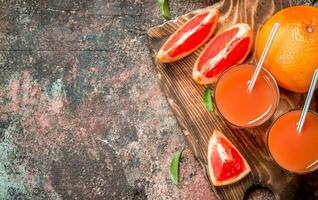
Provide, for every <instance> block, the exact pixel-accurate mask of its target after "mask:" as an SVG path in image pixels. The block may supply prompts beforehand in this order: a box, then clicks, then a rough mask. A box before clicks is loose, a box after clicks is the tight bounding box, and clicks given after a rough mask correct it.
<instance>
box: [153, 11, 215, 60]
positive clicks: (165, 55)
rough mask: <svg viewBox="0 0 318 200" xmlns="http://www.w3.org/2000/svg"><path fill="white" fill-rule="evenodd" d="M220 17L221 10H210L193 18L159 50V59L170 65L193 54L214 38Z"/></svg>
mask: <svg viewBox="0 0 318 200" xmlns="http://www.w3.org/2000/svg"><path fill="white" fill-rule="evenodd" d="M219 15H220V13H219V10H217V9H209V10H204V11H202V12H201V13H199V14H197V15H195V16H194V17H192V18H191V19H190V20H189V21H188V22H187V23H185V24H184V25H182V26H181V27H180V28H179V29H178V30H177V31H176V32H175V33H174V34H172V35H171V36H170V37H169V39H168V40H167V41H166V42H165V44H164V45H163V46H162V47H161V49H160V50H159V52H158V54H157V58H158V59H159V60H160V61H161V62H163V63H168V62H173V61H176V60H179V59H181V58H183V57H185V56H187V55H189V54H191V53H192V52H193V51H195V50H196V49H197V48H199V47H200V46H201V45H202V44H204V43H205V42H206V41H207V40H208V39H209V38H210V37H211V36H212V34H213V33H214V31H215V28H216V25H217V22H218V19H219Z"/></svg>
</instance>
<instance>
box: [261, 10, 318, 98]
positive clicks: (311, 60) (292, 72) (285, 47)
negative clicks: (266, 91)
mask: <svg viewBox="0 0 318 200" xmlns="http://www.w3.org/2000/svg"><path fill="white" fill-rule="evenodd" d="M276 22H278V23H279V24H280V27H279V29H278V31H277V34H276V36H275V38H274V41H273V43H272V45H271V47H270V50H269V53H268V55H267V57H266V60H265V63H264V67H265V68H267V69H268V70H269V71H270V72H271V73H272V74H273V75H274V77H275V78H276V80H277V82H278V84H279V85H280V86H281V87H283V88H285V89H288V90H291V91H293V92H298V93H303V92H307V91H308V89H309V85H310V82H311V79H312V76H313V73H314V70H315V69H316V68H318V8H314V7H311V6H294V7H289V8H286V9H283V10H281V11H279V12H277V13H276V14H275V15H273V16H272V17H271V18H269V19H268V20H267V21H266V23H265V24H264V25H263V26H262V28H261V29H260V32H259V33H258V36H257V39H256V56H257V57H258V58H260V56H261V53H262V51H263V49H264V47H265V44H266V41H267V39H268V37H269V34H270V32H271V29H272V27H273V26H274V24H275V23H276Z"/></svg>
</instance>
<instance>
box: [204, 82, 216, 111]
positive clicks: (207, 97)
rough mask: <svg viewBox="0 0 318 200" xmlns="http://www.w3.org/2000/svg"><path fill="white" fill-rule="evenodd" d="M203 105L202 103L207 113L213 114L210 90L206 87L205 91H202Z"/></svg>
mask: <svg viewBox="0 0 318 200" xmlns="http://www.w3.org/2000/svg"><path fill="white" fill-rule="evenodd" d="M203 103H204V105H205V107H206V109H208V111H209V112H213V111H214V104H213V101H212V90H211V88H209V87H207V88H206V89H205V91H204V94H203Z"/></svg>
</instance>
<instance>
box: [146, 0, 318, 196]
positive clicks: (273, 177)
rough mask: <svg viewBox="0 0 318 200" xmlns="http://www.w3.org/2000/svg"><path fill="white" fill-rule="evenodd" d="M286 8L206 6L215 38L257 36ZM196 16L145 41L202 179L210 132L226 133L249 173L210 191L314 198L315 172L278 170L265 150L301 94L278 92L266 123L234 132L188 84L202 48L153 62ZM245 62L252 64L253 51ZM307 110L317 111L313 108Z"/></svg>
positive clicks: (245, 2) (317, 188) (279, 0)
mask: <svg viewBox="0 0 318 200" xmlns="http://www.w3.org/2000/svg"><path fill="white" fill-rule="evenodd" d="M291 5H293V3H292V1H288V0H262V1H261V0H223V1H220V2H219V3H216V4H214V5H212V6H211V7H215V8H218V9H220V11H221V17H220V21H219V24H218V27H217V30H216V34H217V33H218V32H220V31H221V30H223V29H224V28H226V27H228V26H230V25H233V24H235V23H239V22H245V23H248V24H250V25H251V26H252V27H253V29H254V33H255V35H256V34H257V32H258V30H259V28H260V26H261V25H262V24H263V23H264V22H265V21H266V19H268V18H269V17H270V16H271V15H273V14H274V13H275V12H277V11H278V10H281V9H282V8H285V7H288V6H291ZM199 11H200V10H197V11H193V12H191V13H188V14H186V15H184V16H181V17H179V18H177V19H176V20H172V21H168V22H166V23H165V24H163V25H160V26H157V27H154V28H151V29H150V30H149V31H148V41H149V47H150V49H151V55H152V57H153V60H154V63H155V66H156V70H157V73H158V78H159V82H160V85H161V88H162V90H163V92H164V93H165V95H166V97H167V100H168V102H169V104H170V106H171V108H172V110H173V112H174V114H175V116H176V118H177V120H178V122H179V124H180V126H181V128H182V131H183V133H184V135H185V137H186V139H187V141H188V142H189V144H190V146H191V148H192V150H193V153H194V154H195V156H196V158H197V159H198V160H199V162H200V163H201V164H202V167H203V169H204V170H205V172H206V174H207V173H208V172H207V170H206V169H207V147H208V141H209V138H210V136H211V134H212V132H213V130H214V129H219V130H220V131H222V132H223V133H225V135H226V136H227V137H228V138H229V139H230V140H231V141H232V142H233V143H234V144H235V145H236V146H237V147H238V149H239V150H240V151H241V153H242V154H243V155H244V156H245V158H246V159H247V161H248V163H249V164H250V166H251V168H252V172H251V173H250V174H249V175H248V176H247V177H245V178H244V179H243V180H241V181H239V182H237V183H235V184H232V185H229V186H222V187H213V189H214V190H215V192H216V193H217V194H218V196H219V197H220V198H221V199H228V200H236V199H237V200H241V199H243V198H244V194H245V192H246V191H247V190H248V188H250V187H251V186H253V185H257V184H260V185H264V186H267V187H269V188H270V189H271V190H272V191H273V192H274V193H275V195H276V198H277V199H282V200H285V199H288V200H293V199H318V172H316V173H311V174H308V175H303V176H298V175H294V174H291V173H287V172H285V171H283V170H281V169H280V168H279V167H278V166H277V165H276V164H275V163H274V162H273V161H272V159H271V158H270V156H269V154H268V152H267V149H266V145H265V140H266V134H267V129H268V127H269V126H270V124H271V123H272V120H274V119H275V118H277V116H280V115H281V114H283V113H284V112H286V111H288V110H290V109H294V108H301V106H302V105H303V102H304V99H305V96H304V95H300V94H294V93H291V92H288V91H286V90H283V89H281V90H280V92H281V99H280V105H279V109H278V110H277V112H276V113H275V115H274V117H273V118H272V119H271V120H270V121H269V122H267V123H266V124H264V125H262V126H261V127H257V128H253V129H235V128H232V127H230V126H229V125H228V124H226V123H225V122H224V121H223V120H222V119H221V117H220V116H219V115H218V114H217V113H208V111H207V110H206V109H205V108H204V105H203V103H202V94H203V91H204V89H205V86H200V85H197V84H196V83H195V82H194V81H192V79H191V74H192V67H193V64H194V62H195V60H196V58H197V57H198V55H199V53H200V52H201V51H202V49H203V48H204V47H201V48H200V49H198V50H197V51H195V52H194V53H193V54H191V55H190V56H188V57H186V58H184V59H181V60H179V61H177V62H173V63H169V64H163V63H160V62H158V61H157V60H156V59H155V55H156V53H157V52H158V50H159V48H160V47H161V45H162V44H163V43H164V42H165V41H166V40H167V38H168V37H169V36H170V35H171V34H172V33H173V32H174V31H175V30H176V29H177V28H178V27H179V26H181V25H182V24H184V23H185V22H186V21H187V20H189V19H190V18H191V17H193V16H194V15H195V14H196V13H198V12H199ZM246 62H247V63H255V59H254V49H253V50H252V53H251V55H250V56H249V57H248V59H247V60H246ZM212 87H214V86H212ZM311 106H312V109H314V110H316V105H315V104H314V103H313V105H311ZM207 176H209V175H208V174H207Z"/></svg>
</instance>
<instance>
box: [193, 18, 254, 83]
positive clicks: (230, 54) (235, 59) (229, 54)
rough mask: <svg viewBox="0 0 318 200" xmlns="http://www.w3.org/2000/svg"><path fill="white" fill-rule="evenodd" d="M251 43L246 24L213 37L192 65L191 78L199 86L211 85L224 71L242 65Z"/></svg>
mask: <svg viewBox="0 0 318 200" xmlns="http://www.w3.org/2000/svg"><path fill="white" fill-rule="evenodd" d="M252 43H253V32H252V29H251V27H250V26H249V25H247V24H236V25H234V26H231V27H229V28H227V29H226V30H225V31H223V32H222V33H220V34H218V35H217V36H215V37H214V38H213V39H212V40H211V41H210V42H209V43H208V44H207V46H206V47H205V49H204V50H203V51H202V53H201V54H200V56H199V57H198V59H197V61H196V63H195V64H194V68H193V72H192V78H193V79H194V80H195V81H196V82H197V83H199V84H209V83H213V82H214V81H215V80H216V79H217V77H218V76H219V75H220V73H221V72H223V71H224V70H225V69H227V68H229V67H231V66H233V65H236V64H240V63H242V62H243V61H244V60H245V58H246V57H247V56H248V54H249V52H250V50H251V47H252Z"/></svg>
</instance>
